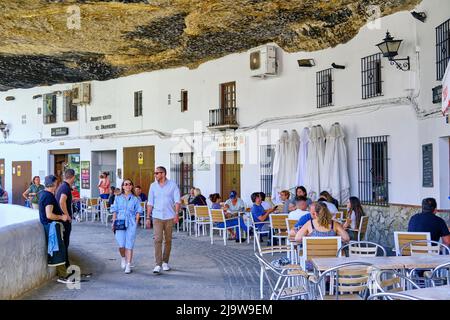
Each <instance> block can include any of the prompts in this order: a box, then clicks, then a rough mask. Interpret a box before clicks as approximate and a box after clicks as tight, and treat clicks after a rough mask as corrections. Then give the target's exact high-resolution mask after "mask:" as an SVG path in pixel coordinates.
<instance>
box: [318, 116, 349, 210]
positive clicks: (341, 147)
mask: <svg viewBox="0 0 450 320" xmlns="http://www.w3.org/2000/svg"><path fill="white" fill-rule="evenodd" d="M323 172H324V175H323V178H324V181H323V184H321V187H322V188H323V189H324V190H327V191H328V192H329V193H330V194H331V195H332V196H333V197H334V198H336V199H337V200H338V201H339V203H340V204H345V203H346V202H347V200H348V198H349V197H350V181H349V177H348V166H347V149H346V146H345V142H344V133H343V131H342V128H341V126H340V125H339V123H335V124H333V125H332V127H331V130H330V133H329V134H328V136H327V143H326V148H325V160H324V170H323Z"/></svg>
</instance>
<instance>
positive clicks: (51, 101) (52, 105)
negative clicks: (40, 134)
mask: <svg viewBox="0 0 450 320" xmlns="http://www.w3.org/2000/svg"><path fill="white" fill-rule="evenodd" d="M42 100H43V101H44V106H43V109H44V116H43V119H44V123H45V124H47V123H56V94H45V95H44V98H43V99H42Z"/></svg>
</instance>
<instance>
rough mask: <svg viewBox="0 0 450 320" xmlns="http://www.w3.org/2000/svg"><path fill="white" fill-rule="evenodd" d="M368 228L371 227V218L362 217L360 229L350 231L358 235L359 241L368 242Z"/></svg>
mask: <svg viewBox="0 0 450 320" xmlns="http://www.w3.org/2000/svg"><path fill="white" fill-rule="evenodd" d="M368 226H369V217H368V216H362V217H361V220H360V222H359V227H358V229H349V230H350V231H354V232H357V233H358V237H357V241H364V240H366V234H367V228H368Z"/></svg>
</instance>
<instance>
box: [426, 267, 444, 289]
mask: <svg viewBox="0 0 450 320" xmlns="http://www.w3.org/2000/svg"><path fill="white" fill-rule="evenodd" d="M425 277H426V279H427V282H428V284H429V285H428V286H429V287H436V286H440V285H444V284H447V285H448V284H450V262H446V263H443V264H441V265H439V266H437V267H436V268H434V269H433V271H431V272H428V273H427V272H425Z"/></svg>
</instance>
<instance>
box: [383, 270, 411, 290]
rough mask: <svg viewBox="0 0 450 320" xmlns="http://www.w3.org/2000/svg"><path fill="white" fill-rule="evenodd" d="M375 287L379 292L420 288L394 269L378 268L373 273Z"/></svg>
mask: <svg viewBox="0 0 450 320" xmlns="http://www.w3.org/2000/svg"><path fill="white" fill-rule="evenodd" d="M375 289H376V290H377V291H378V290H379V291H381V292H399V291H405V290H410V289H420V286H419V285H418V284H417V283H415V282H414V281H413V280H411V279H410V278H408V277H406V276H404V275H402V274H400V273H397V272H395V271H394V270H379V271H377V273H376V275H375Z"/></svg>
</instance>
